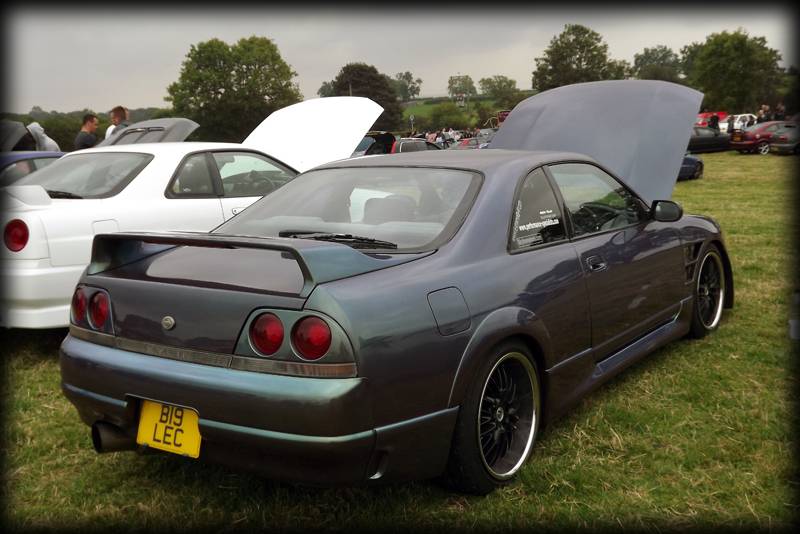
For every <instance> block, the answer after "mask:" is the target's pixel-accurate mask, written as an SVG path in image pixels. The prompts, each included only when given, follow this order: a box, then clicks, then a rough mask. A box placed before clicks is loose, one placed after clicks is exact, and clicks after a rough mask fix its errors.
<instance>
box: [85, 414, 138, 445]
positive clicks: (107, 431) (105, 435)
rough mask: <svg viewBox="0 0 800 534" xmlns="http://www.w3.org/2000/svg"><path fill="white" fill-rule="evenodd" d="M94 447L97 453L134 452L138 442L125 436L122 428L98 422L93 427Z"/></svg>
mask: <svg viewBox="0 0 800 534" xmlns="http://www.w3.org/2000/svg"><path fill="white" fill-rule="evenodd" d="M92 445H94V450H95V451H97V452H100V453H102V452H117V451H132V450H135V449H136V440H135V439H133V438H131V437H129V436H128V435H127V434H125V433H124V432H123V431H122V429H121V428H119V427H118V426H114V425H112V424H110V423H105V422H103V421H98V422H96V423H95V424H93V425H92Z"/></svg>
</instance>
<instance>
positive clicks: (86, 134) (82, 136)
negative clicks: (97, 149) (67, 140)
mask: <svg viewBox="0 0 800 534" xmlns="http://www.w3.org/2000/svg"><path fill="white" fill-rule="evenodd" d="M99 122H100V119H98V118H97V115H95V114H94V113H87V114H86V115H84V116H83V125H82V126H81V131H80V132H78V135H76V136H75V150H81V149H82V148H92V147H93V146H94V144H95V143H96V142H97V136H96V135H95V134H94V132H95V131H97V124H98V123H99Z"/></svg>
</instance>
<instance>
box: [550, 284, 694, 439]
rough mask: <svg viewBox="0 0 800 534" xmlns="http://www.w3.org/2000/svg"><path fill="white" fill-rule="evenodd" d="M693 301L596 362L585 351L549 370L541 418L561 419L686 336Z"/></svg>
mask: <svg viewBox="0 0 800 534" xmlns="http://www.w3.org/2000/svg"><path fill="white" fill-rule="evenodd" d="M692 298H693V297H687V298H685V299H683V300H681V307H680V309H679V310H678V313H676V314H675V316H674V317H673V318H672V319H671V320H670V321H669V322H667V323H665V324H662V325H661V326H658V327H657V328H655V329H654V330H652V331H651V332H649V333H648V334H645V335H644V336H642V337H640V338H639V339H637V340H635V341H633V342H632V343H630V344H629V345H627V346H625V347H624V348H622V349H620V350H619V351H617V352H615V353H614V354H612V355H611V356H609V357H607V358H605V359H603V360H601V361H599V362H595V361H594V351H592V350H591V349H587V350H585V351H583V352H580V353H578V354H576V355H574V356H572V357H570V358H569V359H567V360H564V361H563V362H560V363H558V364H556V365H554V366H553V367H551V368H550V369H548V370H547V371H546V372H545V375H546V376H545V380H546V381H547V387H546V391H547V399H546V401H545V406H548V407H549V409H548V410H547V411H546V413H545V414H544V422H545V423H548V422H552V421H554V420H555V419H557V418H559V417H561V416H562V415H564V414H565V413H566V412H567V411H568V410H569V409H570V408H572V407H573V406H574V405H575V404H577V402H578V401H579V400H580V399H581V398H582V397H584V396H585V395H587V394H588V393H589V392H591V391H592V390H594V389H596V388H598V387H599V386H601V385H602V384H604V383H605V382H607V381H608V380H609V379H611V378H612V377H614V376H616V375H617V374H619V373H620V372H622V370H624V369H625V368H627V367H629V366H630V365H632V364H633V363H635V362H637V361H638V360H640V359H641V358H643V357H644V356H647V355H648V354H650V353H651V352H653V351H654V350H656V349H657V348H659V347H662V346H664V345H666V344H667V343H669V342H670V341H673V340H676V339H680V338H682V337H683V336H685V335H686V334H687V333H688V332H689V328H690V324H691V318H692Z"/></svg>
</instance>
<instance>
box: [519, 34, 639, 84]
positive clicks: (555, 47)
mask: <svg viewBox="0 0 800 534" xmlns="http://www.w3.org/2000/svg"><path fill="white" fill-rule="evenodd" d="M535 62H536V70H534V71H533V73H532V75H531V86H532V88H533V89H536V90H538V91H546V90H547V89H552V88H554V87H560V86H562V85H569V84H572V83H582V82H594V81H598V80H619V79H623V78H625V77H627V75H628V70H629V68H630V67H629V65H628V63H627V62H626V61H624V60H610V59H609V57H608V45H607V44H605V43H604V42H603V39H602V37H601V36H600V34H599V33H597V32H596V31H594V30H592V29H590V28H587V27H586V26H581V25H580V24H567V25H565V26H564V31H563V32H561V33H560V34H559V35H557V36H556V37H553V38H552V39H551V40H550V45H549V46H548V47H547V48H546V49H545V51H544V55H543V56H542V57H537V58H535Z"/></svg>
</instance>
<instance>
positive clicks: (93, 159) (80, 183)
mask: <svg viewBox="0 0 800 534" xmlns="http://www.w3.org/2000/svg"><path fill="white" fill-rule="evenodd" d="M152 159H153V155H152V154H141V153H138V152H94V153H90V154H76V155H74V156H64V157H62V158H59V159H58V160H56V161H54V162H53V163H51V164H50V165H48V166H46V167H45V168H43V169H40V170H38V171H36V172H34V173H32V174H30V175H28V176H26V177H24V178H22V179H20V180H19V181H17V182H16V184H17V185H41V186H42V187H44V188H45V189H46V190H47V191H59V192H60V193H65V194H69V195H75V196H78V197H82V198H108V197H112V196H114V195H116V194H118V193H119V192H120V191H122V190H123V189H124V188H125V187H126V186H127V185H128V184H129V183H130V182H131V180H133V179H134V178H135V177H136V176H137V175H138V174H139V173H140V172H141V171H142V169H144V168H145V167H146V166H147V164H148V163H150V161H151V160H152Z"/></svg>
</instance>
